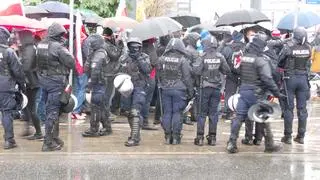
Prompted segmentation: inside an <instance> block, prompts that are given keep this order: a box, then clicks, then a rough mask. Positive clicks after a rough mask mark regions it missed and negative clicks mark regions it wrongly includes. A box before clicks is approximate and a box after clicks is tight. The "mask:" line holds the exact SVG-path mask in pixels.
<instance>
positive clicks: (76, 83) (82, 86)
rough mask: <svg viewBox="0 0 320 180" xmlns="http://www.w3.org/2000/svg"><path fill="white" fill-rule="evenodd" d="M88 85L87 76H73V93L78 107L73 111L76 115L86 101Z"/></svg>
mask: <svg viewBox="0 0 320 180" xmlns="http://www.w3.org/2000/svg"><path fill="white" fill-rule="evenodd" d="M87 83H88V76H87V75H86V74H82V75H79V76H77V75H76V76H74V78H73V93H74V95H75V96H76V98H77V100H78V106H77V107H76V108H75V110H74V111H73V112H74V113H76V114H80V113H81V110H82V108H83V103H84V102H85V99H86V86H87Z"/></svg>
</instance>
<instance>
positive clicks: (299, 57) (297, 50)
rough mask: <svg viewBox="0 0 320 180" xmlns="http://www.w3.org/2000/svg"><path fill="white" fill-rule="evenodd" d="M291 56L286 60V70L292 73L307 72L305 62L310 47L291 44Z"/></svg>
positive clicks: (308, 57)
mask: <svg viewBox="0 0 320 180" xmlns="http://www.w3.org/2000/svg"><path fill="white" fill-rule="evenodd" d="M290 49H291V56H290V58H289V59H288V61H287V62H286V66H285V69H286V72H288V73H294V72H296V71H299V72H307V63H308V61H309V60H310V57H311V49H310V48H309V46H308V45H306V44H305V45H293V46H290Z"/></svg>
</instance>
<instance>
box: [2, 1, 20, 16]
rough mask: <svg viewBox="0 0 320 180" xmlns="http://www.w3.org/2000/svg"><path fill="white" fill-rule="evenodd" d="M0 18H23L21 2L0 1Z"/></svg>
mask: <svg viewBox="0 0 320 180" xmlns="http://www.w3.org/2000/svg"><path fill="white" fill-rule="evenodd" d="M0 4H1V6H0V16H10V15H20V16H24V11H23V4H22V0H0Z"/></svg>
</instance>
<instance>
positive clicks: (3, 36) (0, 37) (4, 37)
mask: <svg viewBox="0 0 320 180" xmlns="http://www.w3.org/2000/svg"><path fill="white" fill-rule="evenodd" d="M9 38H10V32H9V31H8V29H7V28H5V27H2V26H0V44H5V45H6V44H8V40H9Z"/></svg>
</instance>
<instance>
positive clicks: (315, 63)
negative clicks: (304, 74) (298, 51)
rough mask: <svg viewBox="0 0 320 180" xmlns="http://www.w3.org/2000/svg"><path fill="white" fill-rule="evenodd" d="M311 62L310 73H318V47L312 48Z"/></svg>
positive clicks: (319, 58)
mask: <svg viewBox="0 0 320 180" xmlns="http://www.w3.org/2000/svg"><path fill="white" fill-rule="evenodd" d="M311 61H312V65H311V72H315V73H318V72H320V46H315V47H313V48H312V56H311Z"/></svg>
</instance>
